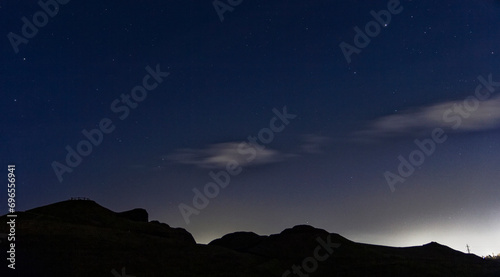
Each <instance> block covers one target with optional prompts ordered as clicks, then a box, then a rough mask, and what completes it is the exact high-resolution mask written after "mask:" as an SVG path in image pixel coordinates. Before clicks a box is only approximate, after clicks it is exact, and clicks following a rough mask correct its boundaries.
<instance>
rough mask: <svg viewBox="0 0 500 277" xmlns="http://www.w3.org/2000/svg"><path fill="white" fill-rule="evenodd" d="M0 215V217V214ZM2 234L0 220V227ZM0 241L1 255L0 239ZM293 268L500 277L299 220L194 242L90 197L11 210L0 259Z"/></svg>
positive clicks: (192, 268) (93, 265)
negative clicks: (274, 230) (10, 248)
mask: <svg viewBox="0 0 500 277" xmlns="http://www.w3.org/2000/svg"><path fill="white" fill-rule="evenodd" d="M1 220H2V221H3V222H6V221H7V217H6V215H4V216H2V217H1ZM7 232H8V230H7V224H2V225H1V227H0V233H7ZM0 245H1V248H2V253H4V254H3V255H4V257H3V258H4V259H3V260H4V261H5V260H6V250H7V242H6V241H2V242H1V243H0ZM4 250H5V251H4ZM297 267H299V268H301V270H302V271H301V272H302V274H306V275H307V276H318V277H319V276H492V277H493V276H500V262H499V261H495V260H484V259H482V258H480V257H478V256H475V255H472V254H464V253H462V252H459V251H456V250H453V249H451V248H449V247H447V246H444V245H440V244H438V243H435V242H432V243H429V244H426V245H423V246H415V247H403V248H398V247H386V246H378V245H370V244H363V243H356V242H353V241H350V240H348V239H346V238H344V237H342V236H340V235H338V234H335V233H329V232H327V231H325V230H322V229H317V228H314V227H312V226H307V225H298V226H295V227H293V228H289V229H286V230H284V231H282V232H281V233H279V234H273V235H269V236H264V235H258V234H255V233H253V232H235V233H231V234H227V235H225V236H223V237H221V238H219V239H216V240H214V241H212V242H210V243H209V244H208V245H203V244H197V243H196V242H195V240H194V238H193V236H192V235H191V234H190V233H189V232H187V231H186V230H184V229H182V228H172V227H170V226H169V225H167V224H165V223H160V222H157V221H152V222H148V214H147V211H146V210H144V209H133V210H130V211H125V212H120V213H117V212H113V211H111V210H109V209H106V208H104V207H102V206H100V205H99V204H97V203H96V202H94V201H91V200H69V201H62V202H58V203H54V204H50V205H47V206H43V207H39V208H35V209H31V210H28V211H25V212H17V225H16V270H15V271H14V270H11V269H8V268H7V266H6V265H4V266H3V268H2V269H1V270H0V273H1V274H0V275H1V276H108V277H111V276H115V274H118V275H119V276H121V274H122V268H124V270H125V271H126V275H129V276H136V277H141V276H259V277H262V276H264V277H265V276H270V277H271V276H300V274H299V273H296V272H295V271H294V270H297ZM294 268H295V269H294ZM305 269H309V270H312V269H314V270H312V271H311V272H309V271H304V270H305ZM112 270H114V272H113V273H112ZM306 275H303V276H306Z"/></svg>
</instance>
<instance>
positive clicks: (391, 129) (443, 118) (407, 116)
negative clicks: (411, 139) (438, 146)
mask: <svg viewBox="0 0 500 277" xmlns="http://www.w3.org/2000/svg"><path fill="white" fill-rule="evenodd" d="M464 104H467V106H464ZM476 104H478V105H474V102H472V100H467V101H464V100H457V101H447V102H441V103H437V104H431V105H427V106H422V107H418V108H413V109H409V110H406V111H402V112H398V113H397V114H393V115H388V116H383V117H380V118H377V119H375V120H373V121H372V122H370V123H369V124H368V127H367V128H366V129H365V130H362V131H359V132H357V133H356V135H357V136H358V138H371V139H373V138H384V137H394V136H405V135H415V134H417V133H419V132H421V131H424V130H427V129H430V128H435V127H441V128H443V129H446V130H448V131H454V132H477V131H483V130H490V129H494V128H498V127H500V97H495V98H492V99H489V100H486V101H479V102H476ZM467 107H468V108H469V109H467ZM471 107H475V109H472V108H471Z"/></svg>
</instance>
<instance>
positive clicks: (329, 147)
mask: <svg viewBox="0 0 500 277" xmlns="http://www.w3.org/2000/svg"><path fill="white" fill-rule="evenodd" d="M44 1H45V2H44ZM41 2H42V5H40V4H39V3H38V2H37V1H2V3H1V4H0V6H1V7H0V12H1V15H0V22H1V23H0V28H1V33H2V34H3V35H4V37H3V42H2V43H1V44H0V47H1V52H0V53H1V56H0V58H1V60H0V62H1V66H0V70H1V71H0V73H1V76H2V77H1V79H0V91H1V96H2V98H1V99H2V101H1V110H2V114H3V116H2V117H1V119H0V120H1V126H2V134H1V143H2V144H1V147H0V155H1V160H2V163H1V164H2V167H4V172H5V175H7V165H8V164H15V165H16V177H17V179H16V180H17V181H16V182H17V186H16V203H17V209H18V210H27V209H31V208H34V207H38V206H41V205H47V204H50V203H54V202H58V201H62V200H67V199H69V198H71V197H77V196H82V197H88V198H90V199H92V200H95V201H96V202H98V203H99V204H101V205H103V206H105V207H107V208H109V209H112V210H114V211H123V210H129V209H132V208H136V207H141V208H145V209H147V210H148V212H149V215H150V219H151V220H159V221H161V222H165V223H167V224H169V225H170V226H173V227H182V228H185V229H187V230H188V231H189V232H191V233H192V234H193V236H194V237H195V239H196V240H197V242H199V243H207V242H209V241H211V240H212V239H214V238H217V237H220V236H222V235H224V234H226V233H230V232H235V231H254V232H256V233H258V234H272V233H278V232H281V231H282V230H283V229H285V228H289V227H292V226H294V225H298V224H309V225H312V226H314V227H317V228H323V229H326V230H328V231H330V232H334V233H339V234H341V235H342V236H345V237H346V238H348V239H351V240H354V241H358V242H365V243H372V244H384V245H390V246H411V245H422V244H426V243H428V242H431V241H437V242H439V243H441V244H446V245H448V246H450V247H452V248H454V249H457V250H460V251H463V252H466V249H467V248H466V245H467V244H468V245H469V246H470V250H471V252H473V253H475V254H478V255H481V256H484V255H488V254H491V253H492V252H494V253H498V252H499V251H500V232H499V230H500V220H499V219H500V201H499V200H498V199H499V197H500V186H499V185H500V184H499V182H500V181H499V180H500V171H499V170H498V169H499V167H498V165H499V164H500V155H499V153H500V70H499V69H500V67H499V64H500V28H498V26H499V24H500V17H499V16H498V15H499V14H500V2H499V1H493V0H485V1H472V0H470V1H469V0H467V1H428V0H427V1H410V0H401V2H398V1H396V0H390V1H368V0H366V1H362V0H358V1H353V0H349V1H239V0H220V1H214V2H212V1H194V0H184V1H159V0H155V1H77V0H72V1H68V0H64V1H63V0H59V2H54V0H52V1H50V0H42V1H41ZM43 3H48V4H47V5H45V6H44V5H43ZM54 3H56V4H57V6H58V8H57V9H55V5H54ZM44 10H45V11H44ZM371 11H373V12H371ZM47 14H48V15H47ZM34 15H35V17H34ZM387 15H389V16H390V18H389V16H387ZM23 18H24V19H23ZM34 23H36V24H37V25H38V27H37V26H36V25H35V24H34ZM23 26H24V27H23ZM217 182H218V183H219V184H217ZM1 197H2V198H1V199H3V200H2V202H3V203H5V205H3V204H2V205H3V206H4V207H5V213H7V206H6V203H7V193H6V192H5V193H4V194H3V195H2V196H1ZM193 200H194V201H195V203H193Z"/></svg>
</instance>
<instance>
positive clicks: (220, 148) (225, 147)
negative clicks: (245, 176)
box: [164, 142, 294, 168]
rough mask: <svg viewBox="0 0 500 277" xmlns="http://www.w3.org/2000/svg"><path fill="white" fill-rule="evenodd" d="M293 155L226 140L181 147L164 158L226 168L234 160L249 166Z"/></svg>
mask: <svg viewBox="0 0 500 277" xmlns="http://www.w3.org/2000/svg"><path fill="white" fill-rule="evenodd" d="M292 156H294V155H291V154H285V153H281V152H279V151H277V150H273V149H270V148H269V147H266V148H263V147H260V148H259V146H257V145H252V144H250V143H247V142H225V143H218V144H211V145H209V146H207V147H206V148H203V149H193V148H184V149H179V150H176V151H175V152H174V153H173V154H170V155H166V156H164V158H165V159H167V160H170V161H172V162H174V163H179V164H190V165H196V166H199V167H202V168H225V166H226V165H227V163H228V162H233V161H236V162H237V163H238V164H239V165H240V166H248V165H258V164H269V163H275V162H279V161H283V160H285V159H287V158H289V157H292Z"/></svg>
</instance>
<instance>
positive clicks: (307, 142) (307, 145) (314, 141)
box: [300, 134, 331, 154]
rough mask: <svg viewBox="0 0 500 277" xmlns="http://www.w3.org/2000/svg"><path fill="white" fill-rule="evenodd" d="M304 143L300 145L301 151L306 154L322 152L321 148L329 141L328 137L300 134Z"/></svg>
mask: <svg viewBox="0 0 500 277" xmlns="http://www.w3.org/2000/svg"><path fill="white" fill-rule="evenodd" d="M302 138H303V140H304V143H303V144H302V145H301V147H300V148H301V152H304V153H308V154H320V153H323V148H324V147H325V146H326V145H327V144H328V143H329V142H330V140H331V139H330V138H329V137H325V136H320V135H315V134H307V135H303V136H302Z"/></svg>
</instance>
